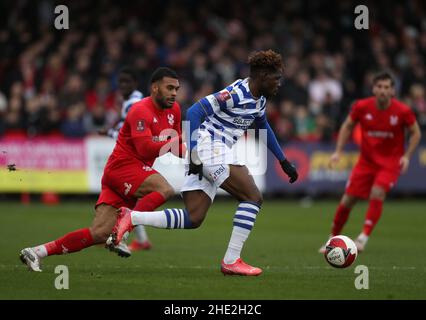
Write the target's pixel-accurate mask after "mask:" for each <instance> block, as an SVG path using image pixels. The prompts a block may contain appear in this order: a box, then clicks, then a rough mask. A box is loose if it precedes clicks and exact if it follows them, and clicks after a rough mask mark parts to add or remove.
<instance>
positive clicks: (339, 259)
mask: <svg viewBox="0 0 426 320" xmlns="http://www.w3.org/2000/svg"><path fill="white" fill-rule="evenodd" d="M325 248H326V249H325V253H324V256H325V259H326V260H327V262H328V263H329V264H330V265H331V266H333V267H335V268H347V267H349V266H350V265H351V264H352V263H353V262H354V261H355V259H356V257H357V255H358V250H357V248H356V245H355V243H354V242H353V241H352V239H350V238H348V237H346V236H342V235H338V236H334V237H331V238H330V239H329V240H328V241H327V243H326V245H325Z"/></svg>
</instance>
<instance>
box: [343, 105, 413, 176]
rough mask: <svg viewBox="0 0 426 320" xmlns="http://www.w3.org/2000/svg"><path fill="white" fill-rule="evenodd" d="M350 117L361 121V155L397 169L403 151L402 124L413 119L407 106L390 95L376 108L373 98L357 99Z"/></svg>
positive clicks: (403, 134) (374, 162)
mask: <svg viewBox="0 0 426 320" xmlns="http://www.w3.org/2000/svg"><path fill="white" fill-rule="evenodd" d="M350 117H351V118H352V120H353V121H355V122H359V123H360V125H361V135H362V139H361V158H360V160H366V161H367V162H369V163H372V164H375V165H378V166H380V167H384V168H389V169H394V170H398V169H399V166H400V165H399V160H400V158H401V157H402V156H403V154H404V141H405V132H404V129H405V128H406V127H409V126H411V125H412V124H414V122H415V121H416V118H415V115H414V113H413V111H411V109H410V107H408V106H407V105H405V104H403V103H402V102H400V101H398V100H397V99H391V103H390V106H389V107H388V108H386V109H384V110H380V109H379V108H377V106H376V98H375V97H370V98H366V99H361V100H357V101H356V102H355V103H354V105H353V106H352V110H351V113H350Z"/></svg>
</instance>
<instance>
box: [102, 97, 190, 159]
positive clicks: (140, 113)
mask: <svg viewBox="0 0 426 320" xmlns="http://www.w3.org/2000/svg"><path fill="white" fill-rule="evenodd" d="M173 130H174V131H175V133H176V132H177V134H178V135H179V136H181V134H182V129H181V112H180V106H179V104H178V103H177V102H175V103H174V104H173V106H172V107H171V108H170V109H161V110H160V109H157V107H155V105H154V103H153V101H152V98H151V97H146V98H144V99H142V100H140V101H138V102H136V103H135V104H133V105H132V108H131V109H130V112H129V113H128V115H127V117H126V119H125V121H124V124H123V126H122V128H121V130H120V133H119V135H118V139H117V143H116V145H115V148H114V150H113V152H112V154H111V156H110V159H119V158H129V157H133V158H136V159H138V160H140V161H142V162H143V163H144V164H147V165H148V166H152V165H153V163H154V161H155V159H156V158H157V157H158V156H159V152H160V149H161V148H162V147H163V146H164V145H165V144H167V143H169V141H170V137H171V136H175V135H176V134H174V135H173V134H170V133H171V131H173ZM180 141H181V140H180ZM181 147H182V145H180V148H181Z"/></svg>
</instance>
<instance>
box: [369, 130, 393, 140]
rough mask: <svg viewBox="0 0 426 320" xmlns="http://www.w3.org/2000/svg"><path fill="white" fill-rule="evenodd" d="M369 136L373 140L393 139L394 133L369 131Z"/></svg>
mask: <svg viewBox="0 0 426 320" xmlns="http://www.w3.org/2000/svg"><path fill="white" fill-rule="evenodd" d="M367 135H368V136H369V137H373V138H385V139H386V138H393V137H394V135H393V132H390V131H367Z"/></svg>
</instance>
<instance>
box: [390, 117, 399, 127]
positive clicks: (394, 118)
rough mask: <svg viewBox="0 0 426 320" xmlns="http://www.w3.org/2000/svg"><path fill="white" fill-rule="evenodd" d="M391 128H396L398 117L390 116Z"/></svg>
mask: <svg viewBox="0 0 426 320" xmlns="http://www.w3.org/2000/svg"><path fill="white" fill-rule="evenodd" d="M390 124H391V126H396V125H397V124H398V116H390Z"/></svg>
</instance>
